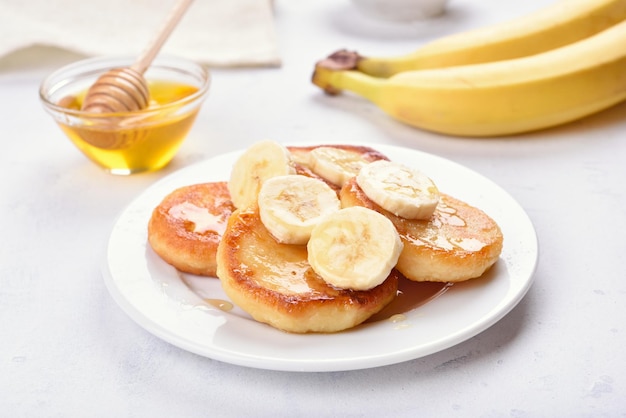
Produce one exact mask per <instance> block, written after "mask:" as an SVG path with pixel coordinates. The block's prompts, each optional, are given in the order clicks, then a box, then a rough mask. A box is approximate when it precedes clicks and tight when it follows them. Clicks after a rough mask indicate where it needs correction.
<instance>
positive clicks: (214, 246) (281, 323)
mask: <svg viewBox="0 0 626 418" xmlns="http://www.w3.org/2000/svg"><path fill="white" fill-rule="evenodd" d="M320 146H321V145H320ZM324 146H332V147H337V148H341V149H346V150H350V151H351V152H357V153H359V154H360V155H361V156H362V157H363V159H364V160H366V161H375V160H378V159H387V157H385V156H384V155H383V154H381V153H380V152H378V151H377V150H374V149H372V148H369V147H356V146H349V145H324ZM314 148H315V147H288V149H289V151H290V153H291V155H292V157H293V161H294V162H295V167H296V172H297V173H298V174H301V175H305V176H312V177H319V176H318V174H317V173H315V171H314V170H312V168H311V167H310V166H308V165H307V162H306V161H307V159H306V155H307V153H308V152H310V151H311V150H312V149H314ZM325 181H326V182H328V181H327V180H325ZM330 185H331V186H332V187H333V188H334V189H335V190H336V191H337V193H338V196H339V198H340V201H341V205H342V206H343V207H348V206H364V207H367V208H369V209H373V210H375V211H377V212H379V213H381V214H383V215H385V216H386V217H388V218H389V219H390V220H391V221H392V223H393V224H394V226H395V227H396V229H397V231H398V233H399V235H400V238H401V239H402V242H403V244H404V246H403V250H402V253H401V255H400V258H399V260H398V263H397V265H396V267H395V268H394V269H393V270H392V271H391V274H390V275H389V277H388V278H387V279H386V280H385V281H384V282H383V283H382V284H380V285H379V286H376V287H374V288H373V289H370V290H364V291H363V290H361V291H357V290H351V289H340V288H336V287H333V286H331V285H329V284H327V283H326V282H325V281H324V280H323V279H322V278H321V277H320V276H319V275H318V274H316V273H315V271H313V269H312V268H311V266H310V265H309V263H308V261H307V249H306V245H293V244H282V243H279V242H277V241H276V240H275V239H274V237H273V236H272V235H271V234H270V233H269V232H268V231H267V229H266V228H265V226H264V225H263V223H262V222H261V220H260V217H259V213H258V208H257V207H255V206H251V207H247V208H239V209H237V208H235V206H234V205H233V203H232V202H231V200H230V197H229V192H228V187H227V183H226V182H212V183H203V184H196V185H190V186H185V187H182V188H179V189H177V190H174V191H173V192H172V193H171V194H169V195H168V196H166V197H165V198H164V199H163V201H162V202H161V203H160V204H159V205H158V206H157V207H156V208H155V209H154V211H153V213H152V217H151V218H150V221H149V224H148V242H149V243H150V245H151V247H152V248H153V249H154V251H155V252H156V253H157V254H158V255H159V256H160V257H162V258H163V259H164V260H165V261H166V262H167V263H169V264H171V265H172V266H174V267H175V268H177V269H178V270H180V271H182V272H186V273H191V274H196V275H203V276H207V277H218V278H219V280H220V281H221V284H222V286H223V289H224V291H225V293H226V294H227V295H228V297H229V298H230V299H231V300H232V301H233V302H234V303H235V304H236V305H238V306H239V307H240V308H242V309H243V310H244V311H246V312H247V313H249V314H250V315H251V316H252V317H253V318H254V319H256V320H257V321H259V322H263V323H267V324H269V325H271V326H273V327H276V328H278V329H281V330H284V331H288V332H294V333H306V332H337V331H341V330H345V329H348V328H352V327H354V326H356V325H358V324H360V323H362V322H364V321H365V320H367V319H368V318H369V317H371V316H372V315H374V314H375V313H377V312H379V311H381V310H382V309H383V308H384V307H385V306H386V305H387V304H389V303H390V302H391V301H392V300H393V299H394V297H395V296H396V294H397V291H398V283H399V281H401V280H412V281H418V282H419V281H430V282H446V283H453V282H460V281H465V280H469V279H473V278H477V277H480V276H481V275H482V274H483V273H484V272H485V271H486V270H487V269H488V268H490V267H491V266H492V265H493V264H494V263H495V262H496V261H497V259H498V258H499V256H500V253H501V251H502V243H503V236H502V233H501V231H500V228H499V226H498V225H497V224H496V222H495V221H494V220H493V219H491V218H490V217H489V216H488V215H487V214H485V213H484V212H483V211H481V210H480V209H478V208H475V207H472V206H470V205H468V204H467V203H464V202H462V201H460V200H458V199H455V198H454V197H452V196H448V195H445V194H443V195H442V196H441V199H440V202H439V204H438V205H437V208H436V210H435V212H434V214H433V215H432V217H431V218H430V219H427V220H409V219H404V218H401V217H398V216H395V215H393V214H391V213H389V212H387V211H386V210H384V209H383V208H381V207H380V206H378V205H377V204H376V203H374V202H372V201H371V200H370V199H369V198H368V197H367V196H366V195H365V193H364V192H363V191H362V190H361V189H360V187H359V186H358V184H357V183H356V181H354V179H352V180H349V181H347V182H346V183H345V184H343V185H339V184H330Z"/></svg>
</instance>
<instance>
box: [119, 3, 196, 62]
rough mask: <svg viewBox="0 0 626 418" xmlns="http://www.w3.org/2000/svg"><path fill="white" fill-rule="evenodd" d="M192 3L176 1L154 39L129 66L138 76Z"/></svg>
mask: <svg viewBox="0 0 626 418" xmlns="http://www.w3.org/2000/svg"><path fill="white" fill-rule="evenodd" d="M192 2H193V0H178V2H177V3H176V5H175V6H174V8H173V9H172V11H171V12H170V14H169V15H168V17H167V20H166V21H165V22H164V23H163V26H162V27H161V29H160V30H159V32H158V33H157V35H156V36H155V38H154V39H153V40H152V42H151V43H150V44H149V45H148V47H147V48H146V49H145V50H144V52H143V53H142V54H141V55H140V56H139V57H138V58H137V60H136V61H135V63H134V64H133V65H131V68H132V69H133V70H135V71H137V72H138V73H139V74H143V73H144V72H145V71H146V69H147V68H148V67H149V66H150V64H151V63H152V61H153V60H154V57H156V55H157V54H158V53H159V50H160V49H161V47H162V46H163V44H164V43H165V41H166V40H167V38H168V37H169V36H170V34H171V33H172V31H173V30H174V28H175V27H176V25H177V24H178V22H179V21H180V19H181V18H182V17H183V15H184V14H185V12H186V11H187V9H188V8H189V6H190V5H191V3H192Z"/></svg>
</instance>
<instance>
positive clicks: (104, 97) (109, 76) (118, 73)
mask: <svg viewBox="0 0 626 418" xmlns="http://www.w3.org/2000/svg"><path fill="white" fill-rule="evenodd" d="M192 1H193V0H179V1H178V3H176V5H175V6H174V8H173V9H172V11H171V12H170V14H169V16H168V18H167V20H166V21H165V23H164V24H163V26H162V28H161V29H160V30H159V32H158V33H157V36H156V37H155V38H154V40H153V41H152V42H151V43H150V44H149V45H148V47H147V48H146V49H145V51H144V52H143V53H142V54H141V55H140V56H139V57H138V58H137V60H136V61H135V62H134V63H133V64H132V65H131V66H130V67H126V68H116V69H112V70H109V71H107V72H106V73H105V74H103V75H101V76H100V77H99V78H98V79H97V80H96V81H95V82H94V84H93V85H92V86H91V87H90V88H89V90H87V94H86V96H85V99H84V101H83V104H82V107H81V110H83V111H86V112H90V113H116V112H132V111H137V110H141V109H145V108H147V107H148V103H149V100H150V93H149V92H148V83H147V82H146V80H145V78H144V77H143V73H144V72H145V71H146V69H147V68H148V67H149V66H150V64H151V63H152V61H153V60H154V57H156V55H157V53H158V52H159V50H160V49H161V47H162V46H163V44H164V43H165V41H166V40H167V38H168V37H169V36H170V34H171V33H172V31H173V30H174V28H175V27H176V25H177V24H178V22H179V21H180V19H181V18H182V17H183V15H184V14H185V12H186V11H187V9H188V8H189V6H190V5H191V3H192ZM98 136H101V135H98ZM85 139H86V140H88V139H87V138H85ZM94 139H95V137H94ZM88 142H91V141H89V140H88ZM96 142H102V140H96ZM107 142H110V141H107ZM113 142H114V143H115V142H118V141H113ZM93 145H96V146H97V145H98V144H93Z"/></svg>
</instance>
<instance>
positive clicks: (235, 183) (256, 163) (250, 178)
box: [228, 140, 296, 208]
mask: <svg viewBox="0 0 626 418" xmlns="http://www.w3.org/2000/svg"><path fill="white" fill-rule="evenodd" d="M295 173H296V169H295V167H294V164H293V162H292V161H291V156H290V154H289V150H288V149H287V148H286V147H285V146H283V145H281V144H279V143H278V142H276V141H271V140H265V141H260V142H257V143H255V144H253V145H252V146H250V147H249V148H248V149H246V150H245V151H244V152H243V153H242V154H241V156H239V158H238V159H237V161H235V164H234V165H233V168H232V170H231V172H230V180H229V181H228V191H229V192H230V197H231V200H232V201H233V204H234V205H235V207H236V208H246V207H249V206H251V205H253V204H256V202H257V197H258V194H259V190H260V189H261V185H262V184H263V182H265V180H267V179H269V178H272V177H275V176H284V175H287V174H295Z"/></svg>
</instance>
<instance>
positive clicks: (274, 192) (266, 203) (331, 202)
mask: <svg viewBox="0 0 626 418" xmlns="http://www.w3.org/2000/svg"><path fill="white" fill-rule="evenodd" d="M258 204H259V215H260V217H261V222H263V225H265V227H266V228H267V230H268V231H269V232H270V233H271V234H272V235H273V236H274V238H276V240H277V241H278V242H280V243H283V244H306V243H307V241H308V240H309V237H310V236H311V231H312V230H313V227H314V226H315V225H316V224H317V222H318V221H319V220H320V219H321V218H322V217H323V216H325V215H327V214H329V213H332V212H336V211H338V210H339V209H340V207H341V204H340V203H339V198H338V197H337V193H336V192H335V191H334V190H333V189H331V188H330V186H329V185H327V184H326V183H324V182H323V181H322V180H319V179H315V178H311V177H306V176H301V175H297V174H294V175H286V176H278V177H272V178H270V179H268V180H266V181H265V182H264V183H263V185H262V186H261V190H260V191H259V196H258Z"/></svg>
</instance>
